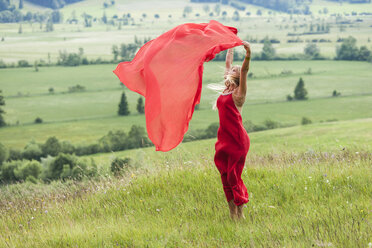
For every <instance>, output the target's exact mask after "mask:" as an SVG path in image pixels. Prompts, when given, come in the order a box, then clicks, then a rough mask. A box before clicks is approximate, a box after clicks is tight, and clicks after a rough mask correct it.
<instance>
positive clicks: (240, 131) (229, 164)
mask: <svg viewBox="0 0 372 248" xmlns="http://www.w3.org/2000/svg"><path fill="white" fill-rule="evenodd" d="M217 108H218V114H219V118H220V127H219V129H218V132H217V142H216V145H215V148H216V154H215V156H214V162H215V164H216V167H217V169H218V170H219V172H220V173H221V179H222V184H223V190H224V192H225V196H226V198H227V201H228V202H229V201H230V200H234V203H235V204H236V205H237V206H240V205H242V204H245V203H247V202H248V201H249V200H248V191H247V188H246V187H245V185H244V183H243V180H242V179H241V175H242V172H243V168H244V163H245V158H246V156H247V153H248V150H249V146H250V141H249V137H248V134H247V131H246V130H245V129H244V126H243V122H242V117H241V115H240V112H239V111H238V109H237V108H236V106H235V103H234V100H233V98H232V94H231V93H230V94H226V95H224V94H222V95H220V96H219V98H218V99H217Z"/></svg>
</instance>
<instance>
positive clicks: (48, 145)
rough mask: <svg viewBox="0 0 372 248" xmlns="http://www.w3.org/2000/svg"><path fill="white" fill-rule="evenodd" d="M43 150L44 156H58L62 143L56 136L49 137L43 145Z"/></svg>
mask: <svg viewBox="0 0 372 248" xmlns="http://www.w3.org/2000/svg"><path fill="white" fill-rule="evenodd" d="M41 150H42V151H43V155H44V156H46V155H51V156H57V154H58V153H59V152H60V151H61V144H60V143H59V141H58V139H57V138H56V137H55V136H53V137H49V138H48V139H47V140H46V141H45V143H44V144H43V145H41Z"/></svg>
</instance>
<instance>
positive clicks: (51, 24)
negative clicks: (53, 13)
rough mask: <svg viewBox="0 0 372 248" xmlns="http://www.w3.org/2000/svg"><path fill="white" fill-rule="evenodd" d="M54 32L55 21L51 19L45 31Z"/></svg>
mask: <svg viewBox="0 0 372 248" xmlns="http://www.w3.org/2000/svg"><path fill="white" fill-rule="evenodd" d="M53 30H54V27H53V21H52V19H51V18H49V20H48V22H47V24H46V25H45V31H46V32H52V31H53Z"/></svg>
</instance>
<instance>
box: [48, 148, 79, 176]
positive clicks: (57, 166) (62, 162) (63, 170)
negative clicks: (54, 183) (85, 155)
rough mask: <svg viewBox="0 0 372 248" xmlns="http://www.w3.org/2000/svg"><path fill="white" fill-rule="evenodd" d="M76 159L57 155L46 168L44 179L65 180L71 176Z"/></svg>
mask: <svg viewBox="0 0 372 248" xmlns="http://www.w3.org/2000/svg"><path fill="white" fill-rule="evenodd" d="M76 163H77V157H76V156H75V155H71V154H64V153H59V154H58V156H57V157H55V158H54V160H53V161H52V162H51V163H49V167H48V168H46V169H47V171H46V179H50V180H55V179H60V178H67V177H70V175H71V169H72V168H74V167H75V166H76Z"/></svg>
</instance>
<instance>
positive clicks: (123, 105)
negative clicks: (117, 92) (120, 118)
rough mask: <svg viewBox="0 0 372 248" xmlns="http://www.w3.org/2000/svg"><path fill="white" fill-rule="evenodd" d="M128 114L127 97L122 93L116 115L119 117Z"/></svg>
mask: <svg viewBox="0 0 372 248" xmlns="http://www.w3.org/2000/svg"><path fill="white" fill-rule="evenodd" d="M129 113H130V112H129V109H128V102H127V97H126V96H125V93H124V92H123V93H122V94H121V99H120V103H119V110H118V114H119V115H129Z"/></svg>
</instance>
